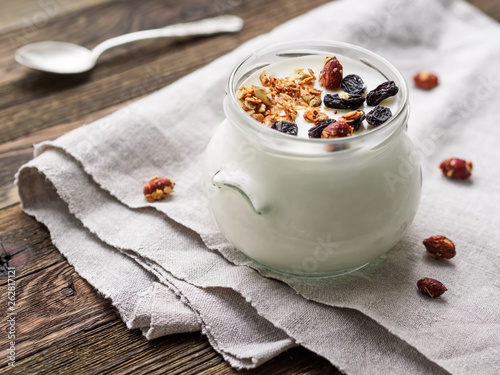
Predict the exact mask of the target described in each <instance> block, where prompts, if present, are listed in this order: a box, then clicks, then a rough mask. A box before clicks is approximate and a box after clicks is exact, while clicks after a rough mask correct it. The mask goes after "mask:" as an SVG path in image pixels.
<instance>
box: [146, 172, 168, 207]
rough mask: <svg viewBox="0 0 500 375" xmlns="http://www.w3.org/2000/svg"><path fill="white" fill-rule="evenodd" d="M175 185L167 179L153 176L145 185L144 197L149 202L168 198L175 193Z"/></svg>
mask: <svg viewBox="0 0 500 375" xmlns="http://www.w3.org/2000/svg"><path fill="white" fill-rule="evenodd" d="M174 186H175V183H174V182H173V181H172V180H170V179H169V178H167V177H158V176H153V177H151V178H150V179H149V181H148V182H146V184H145V185H144V195H145V197H146V200H147V201H148V202H154V201H156V200H160V199H163V198H166V197H167V195H169V194H171V193H173V192H174Z"/></svg>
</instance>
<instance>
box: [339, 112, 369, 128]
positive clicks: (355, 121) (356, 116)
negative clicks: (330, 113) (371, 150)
mask: <svg viewBox="0 0 500 375" xmlns="http://www.w3.org/2000/svg"><path fill="white" fill-rule="evenodd" d="M364 119H365V113H364V112H363V111H351V112H348V113H346V114H345V115H343V116H341V117H339V121H340V120H344V121H345V122H347V123H348V124H349V125H351V126H352V127H353V129H354V131H355V132H357V131H358V130H359V127H360V125H361V122H363V120H364Z"/></svg>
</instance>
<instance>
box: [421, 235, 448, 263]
mask: <svg viewBox="0 0 500 375" xmlns="http://www.w3.org/2000/svg"><path fill="white" fill-rule="evenodd" d="M423 244H424V246H425V248H426V249H427V254H429V255H430V256H431V257H434V258H444V259H451V258H453V257H454V256H455V254H456V251H455V244H454V243H453V242H452V241H451V240H449V239H448V238H446V237H445V236H441V235H438V236H432V237H429V238H427V239H425V240H424V241H423Z"/></svg>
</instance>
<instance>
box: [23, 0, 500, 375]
mask: <svg viewBox="0 0 500 375" xmlns="http://www.w3.org/2000/svg"><path fill="white" fill-rule="evenodd" d="M293 39H326V40H340V41H346V42H351V43H355V44H359V45H362V46H365V47H368V48H369V49H371V50H373V51H375V52H378V53H380V54H381V55H383V56H384V57H386V58H387V59H389V60H390V61H392V62H393V63H394V64H395V65H396V66H397V67H398V68H399V69H400V70H401V72H402V73H403V75H404V76H405V77H406V78H407V80H408V81H409V85H410V97H411V106H412V116H411V120H410V124H409V134H410V136H411V138H412V139H413V140H414V142H415V144H416V145H417V148H418V150H419V153H420V157H421V160H422V169H423V175H424V185H423V196H422V202H421V207H420V209H419V212H418V214H417V217H416V218H415V221H414V223H413V225H412V226H411V227H410V228H409V230H408V231H407V233H406V235H405V237H404V238H403V240H402V241H401V242H400V243H399V244H397V245H396V246H395V247H394V248H393V249H392V250H391V251H390V252H389V253H387V254H386V255H385V256H383V257H381V258H380V259H378V260H377V261H375V262H373V263H372V264H370V265H369V266H367V267H365V268H364V269H362V270H361V271H358V272H355V273H353V274H350V275H347V276H343V277H337V278H330V279H328V278H326V279H319V280H318V279H314V280H311V279H307V278H296V277H287V276H283V275H278V274H274V273H272V272H270V271H268V270H266V269H259V267H258V266H257V265H255V264H253V262H252V261H251V260H250V259H248V258H247V257H245V256H244V255H242V254H240V253H238V252H235V251H234V249H233V248H232V246H231V245H230V244H229V243H228V242H227V240H226V239H225V238H224V237H223V236H222V235H221V234H220V233H219V232H218V230H217V228H216V226H215V224H214V222H213V220H212V219H211V217H210V215H209V213H208V210H207V207H206V203H205V200H204V198H203V193H202V182H201V163H202V158H203V150H204V148H205V146H206V144H207V142H208V140H209V139H210V136H211V134H212V133H213V131H214V129H216V127H217V125H218V124H219V123H220V122H221V121H222V119H223V118H224V114H223V112H222V99H223V97H224V88H225V85H226V81H227V78H228V75H229V72H230V71H231V70H232V68H233V67H234V66H235V65H236V64H237V63H238V62H239V61H241V60H242V59H243V58H244V57H245V56H246V55H247V54H249V53H250V52H252V51H253V50H255V49H257V48H259V47H262V46H264V45H268V44H269V43H272V42H280V41H287V40H293ZM499 60H500V29H499V27H498V25H497V24H496V23H495V22H494V21H492V20H491V19H489V18H488V17H486V16H484V15H483V14H481V13H480V12H478V11H477V10H476V9H475V8H473V7H472V6H470V5H468V4H467V3H464V2H462V1H452V0H440V1H432V0H415V1H412V2H405V1H390V0H376V1H374V0H356V1H354V0H343V1H335V2H332V3H329V4H326V5H325V6H322V7H320V8H318V9H315V10H313V11H311V12H309V13H307V14H304V15H302V16H300V17H298V18H296V19H294V20H292V21H290V22H287V23H285V24H283V25H281V26H279V27H278V28H276V29H275V30H273V31H272V32H270V33H269V34H266V35H262V36H260V37H257V38H255V39H253V40H251V41H249V42H247V43H245V44H244V45H242V46H240V47H239V48H238V49H236V50H234V51H233V52H231V53H230V54H228V55H226V56H224V57H222V58H220V59H218V60H216V61H214V62H213V63H211V64H209V65H207V66H206V67H204V68H202V69H200V70H198V71H196V72H194V73H192V74H190V75H188V76H186V77H184V78H182V79H180V80H179V81H177V82H176V83H174V84H172V85H170V86H168V87H166V88H164V89H162V90H160V91H159V92H157V93H155V94H153V95H150V96H149V97H147V98H145V99H143V100H141V101H138V102H136V103H134V104H132V105H130V106H128V107H126V108H124V109H122V110H120V111H118V112H116V113H114V114H112V115H111V116H108V117H106V118H103V119H101V120H99V121H96V122H94V123H92V124H89V125H86V126H83V127H81V128H79V129H76V130H74V131H72V132H71V133H68V134H66V135H64V136H62V137H61V138H59V139H57V140H55V141H50V142H44V143H42V144H39V145H37V146H36V147H35V155H36V158H35V159H33V160H32V161H30V162H29V163H27V164H26V165H24V166H23V167H22V168H21V169H20V171H19V172H18V175H17V183H18V185H19V192H20V195H21V200H22V205H23V209H24V210H25V211H26V212H27V213H28V214H30V215H33V216H34V217H36V219H37V220H39V221H40V222H42V223H44V224H45V225H46V226H47V227H48V228H49V230H50V233H51V237H52V240H53V242H54V244H55V245H56V246H57V247H58V249H59V250H60V251H61V252H62V253H63V254H64V255H65V256H66V257H67V259H68V261H69V262H70V263H71V264H72V265H74V267H75V269H76V271H77V272H78V273H79V274H80V275H81V276H82V277H84V278H85V279H87V280H88V281H89V282H90V283H91V284H92V285H94V286H95V288H96V289H97V290H99V291H100V292H101V293H102V294H103V295H104V296H106V297H108V298H110V299H111V300H112V302H113V304H114V305H115V306H116V307H117V309H118V311H119V312H120V314H121V316H122V318H123V320H124V321H125V322H126V324H127V326H128V327H129V328H140V329H141V330H142V331H143V333H144V335H145V336H146V337H147V338H149V339H152V338H156V337H159V336H162V335H166V334H170V333H175V332H187V331H196V330H201V331H202V332H203V333H204V334H206V336H207V337H208V339H209V341H210V343H211V344H212V345H213V347H214V348H215V349H216V350H217V351H218V352H220V353H221V354H222V356H223V357H224V358H225V359H226V360H227V361H228V362H229V363H230V364H231V365H232V366H234V367H235V368H238V369H242V368H252V367H255V366H258V365H259V364H261V363H263V362H265V361H266V360H268V359H270V358H272V357H274V356H276V355H277V354H279V353H281V352H282V351H284V350H286V349H288V348H290V347H292V346H294V345H302V346H304V347H306V348H308V349H309V350H312V351H314V352H316V353H317V354H318V355H321V356H323V357H325V358H327V359H328V360H329V361H330V362H331V363H332V364H333V365H335V366H337V367H338V368H339V369H341V370H342V371H344V372H345V373H348V374H359V373H366V374H401V373H405V374H423V373H425V374H441V373H456V374H469V373H481V374H498V373H499V372H500V316H499V315H500V314H499V310H500V309H499V308H500V297H499V294H500V288H499V287H500V278H499V269H500V259H499V255H498V251H497V249H498V245H497V244H498V243H499V241H500V234H499V233H498V231H496V230H495V229H497V228H498V227H499V222H500V214H499V212H498V207H499V203H500V202H499V201H500V194H499V188H498V186H500V170H499V168H498V159H499V151H498V146H497V142H498V141H497V140H498V139H500V128H499V127H498V126H495V125H496V123H495V122H498V120H497V111H496V108H495V104H496V103H497V102H498V100H499V99H500V95H499V85H500V82H499V76H498V73H497V71H496V70H497V68H498V61H499ZM424 68H425V69H430V70H433V71H436V72H437V73H438V74H439V77H440V85H439V86H438V87H437V88H436V89H434V90H432V91H423V90H418V89H415V88H414V87H413V85H412V83H411V82H410V81H411V77H412V76H413V74H414V73H415V72H416V71H418V70H421V69H424ZM450 156H457V157H462V158H466V159H469V160H472V161H473V162H474V171H473V177H472V179H471V180H470V181H466V182H460V181H451V180H447V179H446V178H444V177H443V176H442V175H441V172H440V171H439V169H438V165H439V163H440V161H441V160H442V159H445V158H447V157H450ZM155 174H157V175H166V176H170V177H172V178H173V179H174V181H175V182H176V189H175V190H176V192H175V193H174V194H172V195H171V196H170V197H169V198H168V199H167V200H164V201H160V202H155V203H148V202H146V201H145V200H144V197H143V195H142V186H143V184H144V182H145V181H146V180H147V179H148V178H149V177H150V176H151V175H155ZM434 234H445V235H447V236H448V237H449V238H451V239H452V240H453V241H454V242H455V244H456V247H457V256H456V257H455V258H453V259H452V260H451V261H438V260H435V259H432V258H430V257H429V256H427V255H426V254H425V251H424V249H423V246H422V243H421V241H422V239H424V238H426V237H429V236H431V235H434ZM249 266H250V267H249ZM265 276H269V277H265ZM424 276H428V277H435V278H437V279H439V280H441V281H442V282H443V283H444V284H445V285H446V286H447V287H448V289H449V291H448V292H447V293H446V294H445V295H443V296H442V297H441V298H440V299H436V300H432V299H430V298H427V297H426V296H423V295H421V294H419V292H418V291H417V290H416V281H417V280H418V279H419V278H421V277H424Z"/></svg>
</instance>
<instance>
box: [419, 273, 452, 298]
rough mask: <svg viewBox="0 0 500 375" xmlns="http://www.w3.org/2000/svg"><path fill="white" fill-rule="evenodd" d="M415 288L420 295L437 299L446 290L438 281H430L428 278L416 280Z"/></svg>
mask: <svg viewBox="0 0 500 375" xmlns="http://www.w3.org/2000/svg"><path fill="white" fill-rule="evenodd" d="M417 287H418V289H419V290H420V291H421V292H422V293H425V294H427V295H428V296H429V297H431V298H435V297H439V296H440V295H441V294H443V293H444V292H446V291H447V290H448V289H446V287H445V286H444V285H443V284H442V283H441V282H440V281H438V280H435V279H431V278H430V277H424V278H422V279H420V280H418V282H417Z"/></svg>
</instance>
